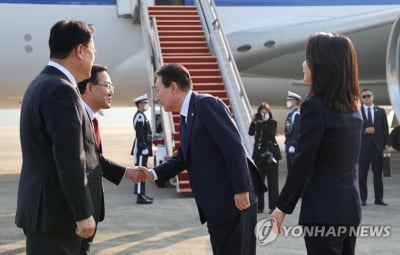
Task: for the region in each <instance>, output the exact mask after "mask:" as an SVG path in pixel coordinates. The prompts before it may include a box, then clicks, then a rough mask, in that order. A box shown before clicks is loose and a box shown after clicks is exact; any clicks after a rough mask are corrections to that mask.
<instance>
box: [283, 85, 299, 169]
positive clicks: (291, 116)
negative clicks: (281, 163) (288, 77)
mask: <svg viewBox="0 0 400 255" xmlns="http://www.w3.org/2000/svg"><path fill="white" fill-rule="evenodd" d="M300 100H301V96H300V95H298V94H296V93H294V92H291V91H288V95H287V98H286V106H287V108H289V112H288V114H287V116H286V120H285V146H284V151H285V153H286V163H287V169H288V172H289V171H290V168H291V166H292V164H293V159H294V155H295V152H296V144H297V137H298V135H299V130H300V110H299V102H300Z"/></svg>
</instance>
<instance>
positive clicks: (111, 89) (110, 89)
mask: <svg viewBox="0 0 400 255" xmlns="http://www.w3.org/2000/svg"><path fill="white" fill-rule="evenodd" d="M94 85H95V86H103V87H106V89H108V91H111V92H114V88H115V87H114V86H113V85H112V83H109V84H94Z"/></svg>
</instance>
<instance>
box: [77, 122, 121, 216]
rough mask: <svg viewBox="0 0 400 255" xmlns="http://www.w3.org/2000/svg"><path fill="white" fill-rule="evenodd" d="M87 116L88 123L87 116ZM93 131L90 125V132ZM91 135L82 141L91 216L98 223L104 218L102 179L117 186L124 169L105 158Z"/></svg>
mask: <svg viewBox="0 0 400 255" xmlns="http://www.w3.org/2000/svg"><path fill="white" fill-rule="evenodd" d="M87 116H88V119H89V121H90V117H89V115H87ZM90 122H91V121H90ZM93 130H94V129H93V126H92V125H91V131H93ZM89 133H90V132H89ZM91 134H92V135H90V134H87V135H86V136H85V139H84V146H85V147H84V148H85V155H86V157H85V158H86V175H87V179H88V185H89V189H90V193H91V195H92V201H93V206H94V211H95V214H94V215H93V216H94V218H95V220H96V222H98V221H102V220H103V219H104V216H105V206H104V193H103V182H102V177H104V178H106V179H107V180H109V181H110V182H112V183H114V184H116V185H118V184H119V183H120V182H121V180H122V179H123V177H124V174H125V167H123V166H120V165H119V164H117V163H114V162H112V161H111V160H109V159H107V158H105V157H104V156H103V153H102V151H103V150H102V145H100V146H101V147H100V148H98V147H97V146H96V138H95V135H94V132H91Z"/></svg>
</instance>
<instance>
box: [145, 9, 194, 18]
mask: <svg viewBox="0 0 400 255" xmlns="http://www.w3.org/2000/svg"><path fill="white" fill-rule="evenodd" d="M149 15H150V17H153V16H159V15H164V16H169V17H174V16H183V15H197V16H198V13H197V10H149Z"/></svg>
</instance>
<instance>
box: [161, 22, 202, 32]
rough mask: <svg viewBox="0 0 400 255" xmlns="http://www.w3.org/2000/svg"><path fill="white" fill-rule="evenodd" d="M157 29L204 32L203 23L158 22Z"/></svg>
mask: <svg viewBox="0 0 400 255" xmlns="http://www.w3.org/2000/svg"><path fill="white" fill-rule="evenodd" d="M157 30H158V31H159V32H162V31H174V32H175V31H190V32H192V31H201V32H202V33H203V34H204V32H203V27H202V26H201V25H175V26H174V25H159V24H157Z"/></svg>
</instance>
